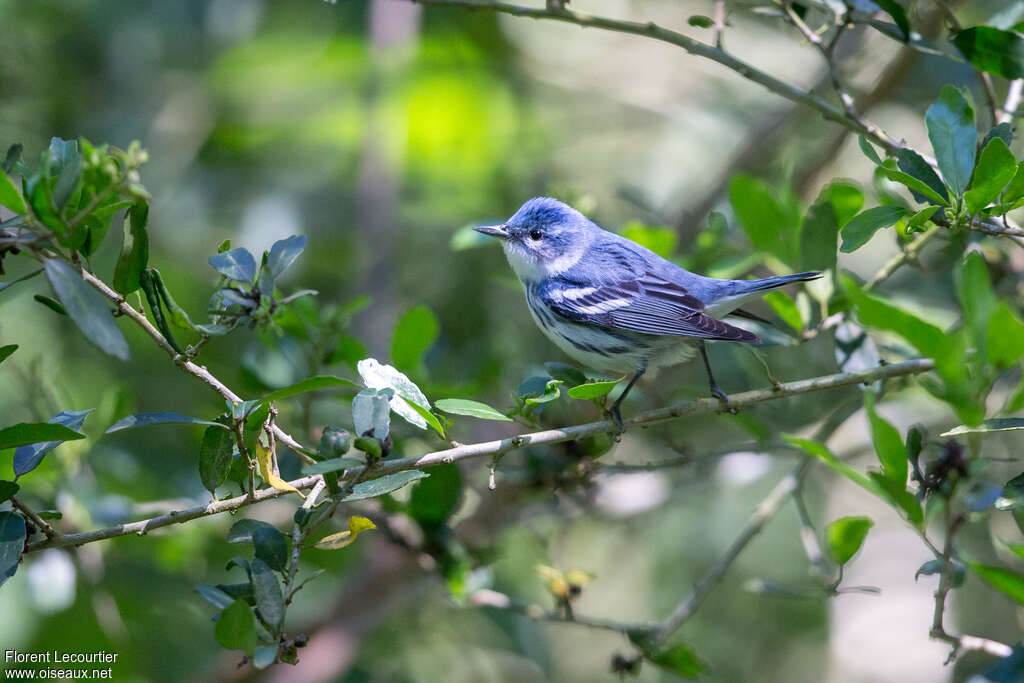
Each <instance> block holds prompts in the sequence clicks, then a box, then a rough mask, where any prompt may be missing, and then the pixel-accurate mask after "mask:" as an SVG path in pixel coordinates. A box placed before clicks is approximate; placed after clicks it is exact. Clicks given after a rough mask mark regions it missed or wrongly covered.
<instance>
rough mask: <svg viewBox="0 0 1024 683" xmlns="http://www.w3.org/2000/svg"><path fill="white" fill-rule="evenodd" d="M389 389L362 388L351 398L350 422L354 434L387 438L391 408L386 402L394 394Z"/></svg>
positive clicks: (389, 428) (389, 429)
mask: <svg viewBox="0 0 1024 683" xmlns="http://www.w3.org/2000/svg"><path fill="white" fill-rule="evenodd" d="M394 393H395V392H394V391H392V390H391V389H381V390H379V391H378V390H376V389H363V390H362V391H360V392H359V393H358V394H356V396H355V398H353V399H352V422H353V424H354V426H355V430H356V436H372V437H374V438H376V439H382V440H383V439H386V438H388V432H390V431H391V408H390V406H389V405H388V402H389V401H390V400H391V398H392V397H393V396H394Z"/></svg>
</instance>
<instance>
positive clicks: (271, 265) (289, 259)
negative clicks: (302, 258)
mask: <svg viewBox="0 0 1024 683" xmlns="http://www.w3.org/2000/svg"><path fill="white" fill-rule="evenodd" d="M305 248H306V236H305V235H291V236H290V237H286V238H284V239H283V240H278V241H276V242H274V244H273V246H271V247H270V253H269V254H268V255H267V270H269V271H270V275H271V277H272V278H274V279H275V280H276V279H277V277H278V276H279V275H281V273H283V272H284V271H285V270H286V269H287V268H288V267H289V266H290V265H292V264H293V263H295V259H297V258H299V255H300V254H301V253H302V250H303V249H305Z"/></svg>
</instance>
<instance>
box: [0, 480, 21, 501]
mask: <svg viewBox="0 0 1024 683" xmlns="http://www.w3.org/2000/svg"><path fill="white" fill-rule="evenodd" d="M20 488H21V487H20V486H18V485H17V484H15V483H14V482H13V481H6V480H0V503H6V502H7V501H9V500H10V499H11V497H12V496H13V495H14V494H15V493H17V492H18V489H20Z"/></svg>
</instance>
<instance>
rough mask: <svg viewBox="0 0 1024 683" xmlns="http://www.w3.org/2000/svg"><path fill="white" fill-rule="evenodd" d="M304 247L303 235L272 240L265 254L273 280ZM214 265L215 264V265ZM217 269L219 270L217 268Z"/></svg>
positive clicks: (292, 261)
mask: <svg viewBox="0 0 1024 683" xmlns="http://www.w3.org/2000/svg"><path fill="white" fill-rule="evenodd" d="M305 248H306V237H305V235H292V236H291V237H286V238H285V239H283V240H278V241H277V242H274V244H273V246H271V247H270V254H268V256H267V269H268V270H269V271H270V275H271V277H273V278H274V279H275V280H276V279H277V277H278V276H279V275H281V273H283V272H284V271H285V269H287V268H288V267H289V266H290V265H292V264H293V263H295V259H297V258H298V257H299V255H300V254H301V253H302V250H303V249H305ZM215 267H216V266H215ZM218 270H220V269H219V268H218Z"/></svg>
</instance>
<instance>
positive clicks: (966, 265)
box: [955, 251, 998, 356]
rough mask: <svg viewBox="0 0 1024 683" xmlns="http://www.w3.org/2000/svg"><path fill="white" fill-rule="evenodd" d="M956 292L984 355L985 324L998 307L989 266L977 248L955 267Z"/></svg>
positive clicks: (986, 331) (973, 339)
mask: <svg viewBox="0 0 1024 683" xmlns="http://www.w3.org/2000/svg"><path fill="white" fill-rule="evenodd" d="M955 282H956V292H957V297H958V298H959V299H960V306H961V308H962V309H963V317H964V324H965V325H966V327H967V330H968V332H969V333H970V336H971V338H972V341H973V342H974V345H975V347H977V349H978V351H979V353H980V354H982V355H983V356H985V348H986V342H987V337H988V328H989V324H990V320H991V318H992V312H993V311H994V310H995V308H996V307H997V303H998V302H997V300H996V295H995V292H993V291H992V282H991V280H990V278H989V274H988V267H987V266H986V265H985V261H984V259H983V258H982V257H981V255H980V254H978V253H977V252H974V251H972V252H969V253H968V254H967V255H966V256H965V257H964V261H963V264H962V266H961V267H960V268H959V269H957V271H956V278H955Z"/></svg>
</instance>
